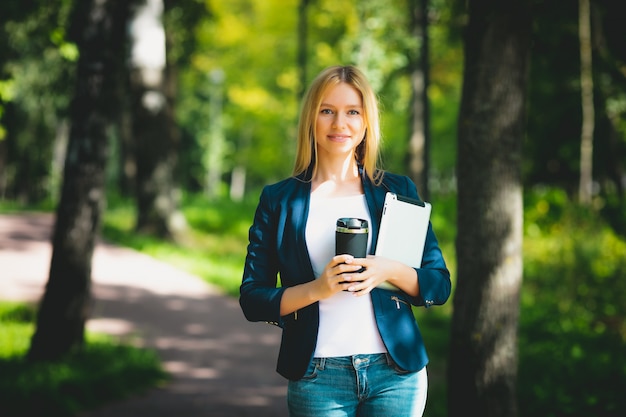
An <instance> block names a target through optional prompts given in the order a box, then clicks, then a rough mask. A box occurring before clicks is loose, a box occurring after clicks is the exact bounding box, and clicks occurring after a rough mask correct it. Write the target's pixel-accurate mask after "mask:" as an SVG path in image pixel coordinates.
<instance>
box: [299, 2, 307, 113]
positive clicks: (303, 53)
mask: <svg viewBox="0 0 626 417" xmlns="http://www.w3.org/2000/svg"><path fill="white" fill-rule="evenodd" d="M308 5H309V0H300V3H298V62H297V64H298V71H299V72H300V85H299V86H298V97H297V98H298V102H300V100H302V97H304V92H305V91H306V87H307V75H306V62H307V59H306V57H307V32H308V28H309V23H308V19H307V8H308Z"/></svg>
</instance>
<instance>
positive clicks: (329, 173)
mask: <svg viewBox="0 0 626 417" xmlns="http://www.w3.org/2000/svg"><path fill="white" fill-rule="evenodd" d="M358 177H359V167H358V165H357V163H356V161H355V160H354V158H353V157H352V156H350V157H349V158H346V159H343V160H335V161H329V160H327V159H324V160H319V161H318V164H317V172H316V174H315V178H314V180H315V181H318V182H325V181H334V182H336V183H342V182H349V181H354V180H355V179H357V178H358Z"/></svg>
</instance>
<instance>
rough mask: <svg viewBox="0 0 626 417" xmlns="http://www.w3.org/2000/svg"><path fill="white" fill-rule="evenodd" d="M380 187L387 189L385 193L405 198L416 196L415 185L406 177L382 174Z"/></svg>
mask: <svg viewBox="0 0 626 417" xmlns="http://www.w3.org/2000/svg"><path fill="white" fill-rule="evenodd" d="M381 186H382V187H384V188H385V189H387V191H391V192H393V193H397V194H400V195H404V196H407V197H415V196H416V195H417V188H416V187H415V183H413V181H412V180H411V178H409V177H408V176H406V175H399V174H394V173H392V172H384V174H383V177H382V182H381Z"/></svg>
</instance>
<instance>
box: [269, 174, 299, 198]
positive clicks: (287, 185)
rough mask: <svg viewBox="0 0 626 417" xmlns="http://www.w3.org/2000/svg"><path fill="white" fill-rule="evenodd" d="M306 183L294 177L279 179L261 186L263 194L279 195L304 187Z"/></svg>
mask: <svg viewBox="0 0 626 417" xmlns="http://www.w3.org/2000/svg"><path fill="white" fill-rule="evenodd" d="M306 185H307V183H306V182H305V181H302V180H301V179H299V178H296V177H289V178H285V179H283V180H281V181H278V182H275V183H273V184H269V185H266V186H265V187H263V194H266V195H271V196H273V197H280V196H283V195H286V194H289V193H291V192H293V191H295V190H298V189H300V188H301V187H305V186H306Z"/></svg>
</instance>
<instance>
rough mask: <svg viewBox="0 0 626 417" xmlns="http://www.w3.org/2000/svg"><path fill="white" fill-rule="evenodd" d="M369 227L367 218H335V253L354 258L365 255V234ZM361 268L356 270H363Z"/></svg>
mask: <svg viewBox="0 0 626 417" xmlns="http://www.w3.org/2000/svg"><path fill="white" fill-rule="evenodd" d="M368 233H369V227H368V224H367V220H363V219H357V218H355V217H342V218H340V219H337V228H336V229H335V255H344V254H348V255H352V256H354V257H355V258H365V257H367V235H368ZM364 270H365V268H361V269H360V270H358V271H357V272H363V271H364Z"/></svg>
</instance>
